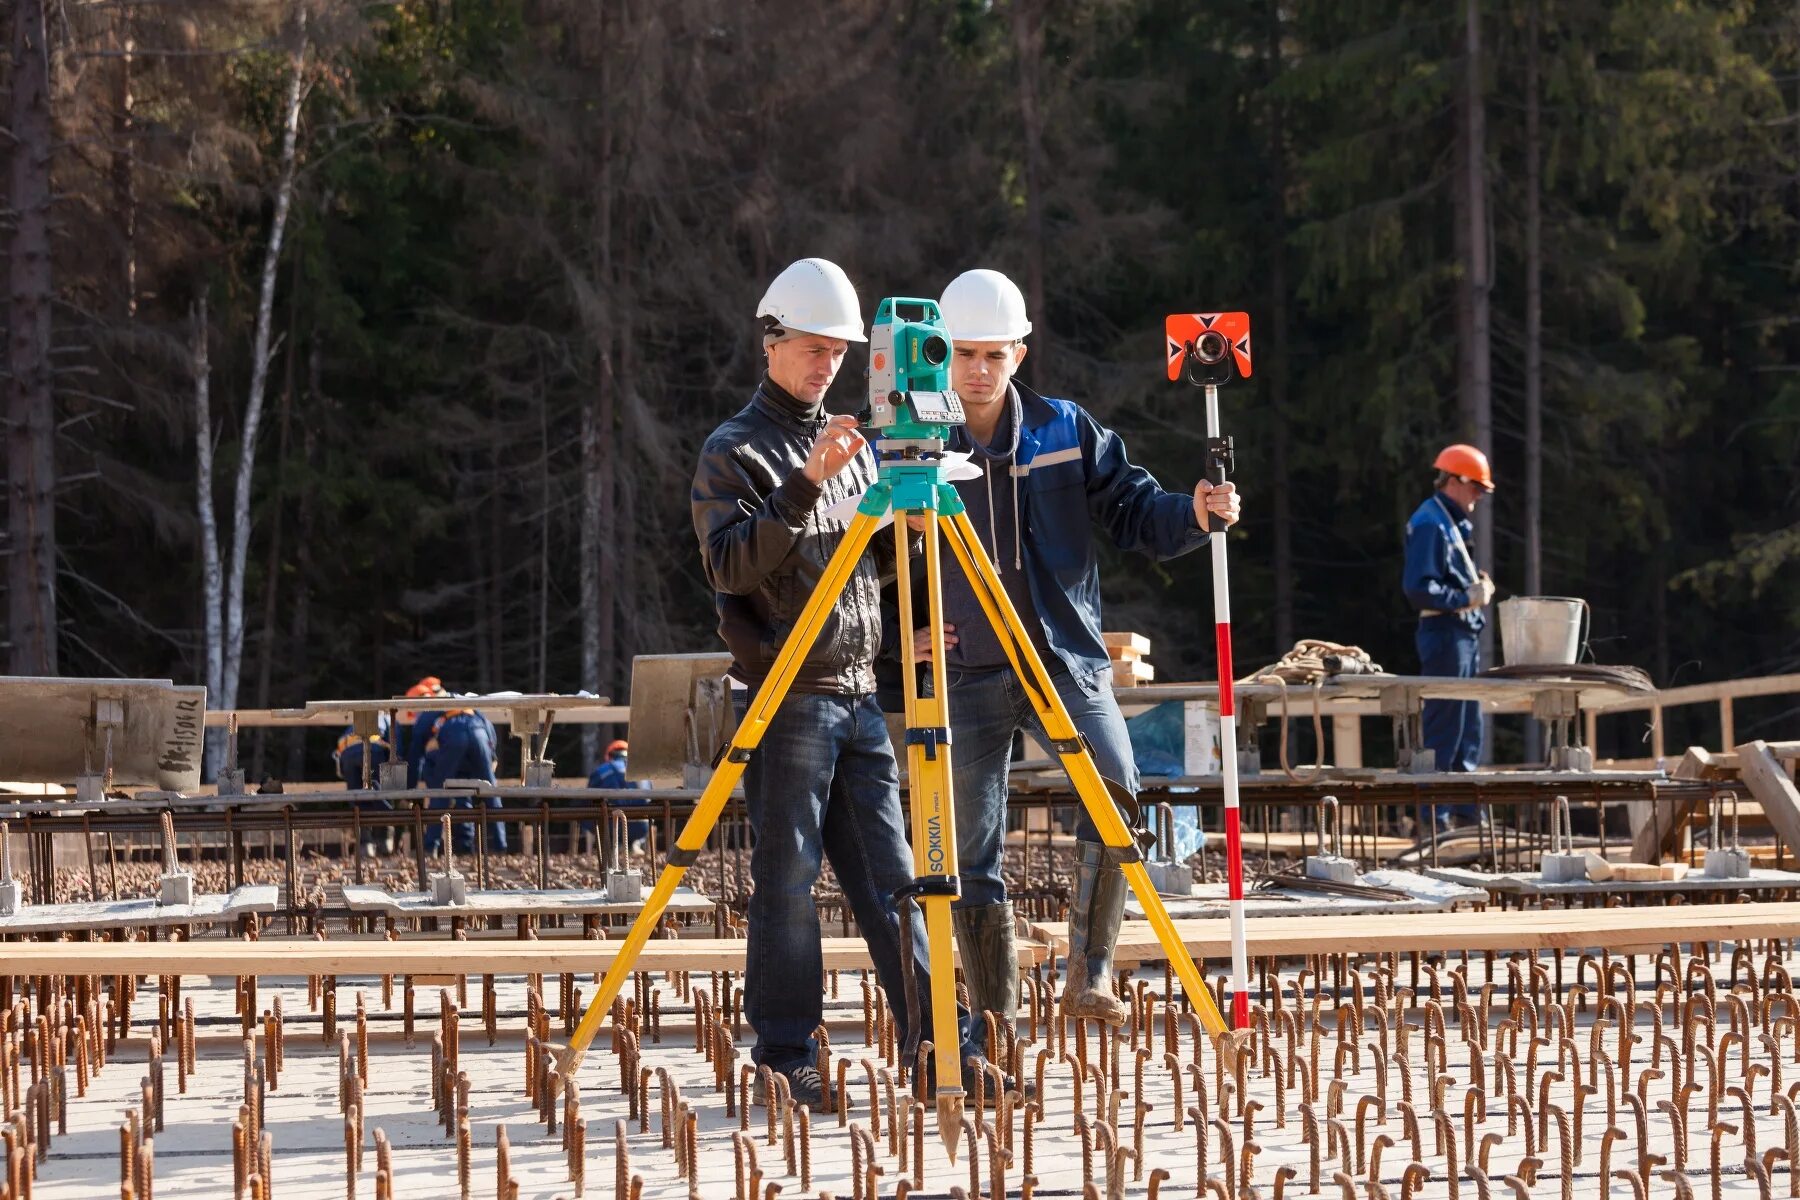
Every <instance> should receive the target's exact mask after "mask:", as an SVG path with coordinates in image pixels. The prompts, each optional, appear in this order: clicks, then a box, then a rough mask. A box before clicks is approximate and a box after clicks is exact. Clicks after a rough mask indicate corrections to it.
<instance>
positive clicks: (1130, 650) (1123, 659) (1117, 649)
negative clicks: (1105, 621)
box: [1100, 633, 1156, 687]
mask: <svg viewBox="0 0 1800 1200" xmlns="http://www.w3.org/2000/svg"><path fill="white" fill-rule="evenodd" d="M1100 636H1101V637H1102V638H1103V639H1105V641H1106V653H1107V654H1108V655H1109V656H1110V657H1111V658H1112V666H1113V678H1114V679H1115V680H1117V681H1118V682H1119V683H1122V684H1124V685H1126V686H1127V687H1136V686H1137V685H1138V684H1140V683H1149V682H1150V681H1151V680H1153V679H1155V678H1156V668H1155V667H1153V666H1151V665H1150V661H1149V660H1150V639H1149V638H1147V637H1145V636H1144V635H1143V634H1141V633H1103V634H1101V635H1100Z"/></svg>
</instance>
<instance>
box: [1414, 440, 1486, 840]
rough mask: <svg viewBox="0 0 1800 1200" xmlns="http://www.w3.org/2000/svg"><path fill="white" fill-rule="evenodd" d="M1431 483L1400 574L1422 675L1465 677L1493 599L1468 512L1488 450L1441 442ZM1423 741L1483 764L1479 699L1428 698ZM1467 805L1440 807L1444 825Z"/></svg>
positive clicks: (1445, 762)
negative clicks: (1413, 614)
mask: <svg viewBox="0 0 1800 1200" xmlns="http://www.w3.org/2000/svg"><path fill="white" fill-rule="evenodd" d="M1432 466H1433V467H1434V468H1436V470H1437V490H1436V491H1435V492H1434V493H1433V494H1432V495H1431V496H1430V497H1429V498H1427V499H1426V501H1425V502H1424V503H1423V504H1421V505H1419V507H1418V508H1417V509H1416V510H1415V511H1414V512H1413V515H1412V519H1411V520H1409V521H1408V522H1407V523H1406V574H1405V576H1404V578H1403V579H1402V581H1401V587H1402V588H1403V589H1404V590H1405V592H1406V599H1407V602H1408V603H1410V604H1411V605H1412V606H1413V608H1414V609H1415V610H1416V611H1417V612H1418V614H1419V628H1418V633H1417V635H1416V641H1417V643H1418V648H1419V673H1420V674H1421V675H1447V676H1452V677H1457V678H1464V679H1467V678H1469V677H1471V676H1474V675H1477V674H1479V673H1480V672H1481V628H1482V626H1483V625H1485V624H1487V614H1486V613H1484V612H1483V611H1482V610H1483V609H1485V608H1486V607H1487V606H1488V604H1489V603H1491V602H1492V601H1493V599H1494V581H1493V580H1492V579H1489V578H1488V574H1487V572H1486V571H1482V570H1478V569H1477V568H1476V566H1475V556H1474V555H1473V554H1471V553H1470V552H1469V540H1470V539H1471V538H1473V537H1474V536H1475V526H1474V523H1473V522H1472V521H1471V520H1470V518H1471V517H1472V516H1474V514H1475V506H1476V504H1478V503H1479V502H1480V501H1481V498H1482V497H1483V496H1486V495H1488V494H1489V493H1490V492H1492V491H1493V490H1494V476H1493V472H1492V471H1491V470H1490V469H1489V468H1488V460H1487V455H1485V454H1483V453H1482V452H1481V451H1479V450H1477V449H1476V448H1475V447H1473V446H1466V445H1462V444H1460V443H1459V444H1457V445H1454V446H1446V447H1444V449H1443V450H1442V451H1441V452H1440V453H1439V454H1438V456H1437V460H1436V461H1435V462H1433V463H1432ZM1423 726H1424V729H1423V736H1424V740H1425V746H1426V748H1427V749H1429V750H1431V751H1432V752H1433V753H1434V754H1435V755H1436V757H1437V769H1438V770H1440V771H1473V770H1475V768H1476V767H1477V766H1479V765H1480V764H1481V704H1480V702H1479V701H1476V700H1427V701H1425V711H1424V716H1423ZM1475 816H1476V810H1475V808H1473V807H1472V806H1466V805H1464V806H1458V807H1456V808H1452V809H1447V810H1444V811H1442V812H1440V814H1439V817H1438V820H1439V822H1440V823H1442V824H1444V825H1446V826H1448V825H1450V824H1452V823H1462V822H1465V821H1472V820H1474V819H1475Z"/></svg>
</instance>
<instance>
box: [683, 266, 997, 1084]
mask: <svg viewBox="0 0 1800 1200" xmlns="http://www.w3.org/2000/svg"><path fill="white" fill-rule="evenodd" d="M757 316H758V317H759V319H760V320H761V321H762V333H763V345H764V347H765V350H766V353H767V355H768V363H769V368H768V374H767V375H766V376H765V377H764V378H763V380H762V382H761V383H760V384H759V385H758V386H757V389H756V392H755V394H754V395H753V396H752V397H751V399H750V403H749V404H748V405H747V406H746V407H745V408H744V409H743V410H742V411H741V412H739V413H738V414H737V415H736V416H734V417H732V418H730V419H729V420H727V421H726V422H725V423H724V424H722V425H720V426H719V428H718V429H717V430H715V431H714V432H713V434H712V436H711V437H709V438H707V440H706V444H705V445H704V446H703V447H702V449H701V451H700V463H699V466H698V467H697V468H696V470H695V472H694V490H693V513H694V531H695V533H696V534H697V535H698V536H699V539H700V551H701V557H702V560H703V562H704V564H705V568H706V577H707V580H708V582H710V583H711V584H712V586H713V589H714V591H715V592H716V593H717V597H716V598H717V605H718V610H719V634H720V636H721V637H723V638H724V639H725V644H726V646H727V647H728V648H729V649H730V651H731V657H732V666H731V671H732V675H733V676H734V677H735V678H736V679H738V680H740V681H741V682H743V683H744V684H745V685H746V687H747V691H746V692H745V693H742V694H741V699H740V701H739V705H740V707H739V716H740V717H741V716H742V715H743V711H744V708H745V707H746V706H747V699H748V694H749V692H753V691H755V690H756V689H757V688H760V687H761V686H763V684H764V682H765V680H766V677H767V676H768V673H769V671H770V670H771V669H772V668H773V666H774V662H775V656H776V654H777V653H779V651H780V650H781V647H782V645H783V644H784V643H785V642H786V640H787V637H788V636H789V634H790V633H791V632H792V631H793V628H794V624H795V622H796V620H797V619H798V618H799V616H800V614H801V611H802V610H803V609H804V608H805V606H806V602H807V599H808V598H809V597H810V596H811V595H812V592H813V589H814V588H815V587H816V586H817V584H818V582H819V579H820V576H821V575H822V574H823V572H824V568H825V565H826V563H827V562H828V561H829V560H830V558H831V556H832V553H833V552H834V551H835V550H836V549H837V547H838V545H839V543H840V542H841V541H842V539H843V536H844V532H845V530H846V529H847V528H848V526H849V523H850V519H851V517H852V515H853V512H852V511H849V510H850V509H852V508H853V506H845V507H844V509H842V510H839V511H828V510H829V509H831V506H832V505H833V504H835V503H837V502H839V501H841V500H845V499H847V498H850V497H854V496H857V495H859V494H860V493H861V492H863V491H864V490H866V489H867V488H868V486H869V485H870V484H871V483H873V482H874V481H875V474H876V472H875V462H874V458H873V456H872V455H871V454H870V453H869V451H868V449H867V446H866V444H865V443H864V440H863V437H862V435H861V434H860V433H859V432H858V431H857V428H856V422H855V421H854V420H853V419H852V418H850V417H844V416H839V417H828V416H827V415H826V413H825V411H824V406H823V402H824V398H825V392H826V390H827V389H828V388H829V387H830V386H831V382H832V380H833V379H834V378H836V376H837V372H838V368H839V367H840V366H841V365H842V363H843V360H844V355H845V354H846V352H847V351H848V349H849V343H850V342H853V341H855V342H861V341H865V340H866V338H865V337H864V335H863V325H862V315H861V309H860V306H859V305H858V303H857V299H856V292H855V290H854V289H853V288H852V287H851V286H850V281H849V279H848V278H847V277H846V276H845V275H844V272H843V271H842V270H841V269H840V268H838V267H837V266H836V265H835V264H833V263H830V262H827V261H825V260H823V259H816V258H807V259H801V260H800V261H799V262H796V263H794V264H793V265H791V266H790V267H788V268H787V269H786V270H785V271H783V272H782V273H781V275H780V276H778V277H777V278H776V280H775V282H774V283H773V284H771V285H770V287H769V290H768V293H767V294H766V295H765V296H764V297H763V301H762V304H761V305H760V306H759V308H758V310H757ZM893 558H894V553H893V535H892V534H891V533H885V532H884V533H882V534H880V535H878V536H877V537H876V538H875V540H874V542H873V543H872V545H871V547H870V549H869V550H868V551H867V552H866V553H865V554H864V555H863V558H862V560H861V561H860V562H859V563H858V564H857V566H856V569H855V570H854V571H853V572H852V573H851V576H850V578H849V580H848V582H847V583H846V585H845V587H844V588H843V591H842V593H841V594H840V595H839V596H838V598H837V603H836V605H835V607H834V609H833V611H832V613H831V615H830V617H829V618H828V619H827V621H826V622H825V625H824V628H823V629H822V630H821V632H820V635H819V637H818V639H817V641H815V642H814V644H813V646H812V648H811V649H810V651H809V652H808V654H807V656H806V660H805V662H804V664H803V665H802V667H801V668H800V672H799V674H798V675H797V676H796V678H795V680H794V683H793V686H792V687H791V688H790V689H789V691H788V694H787V696H786V697H785V699H784V700H783V701H782V704H781V706H780V708H779V709H778V710H777V712H776V715H775V717H774V719H773V720H772V721H771V722H770V723H769V728H768V730H767V732H766V733H765V734H764V735H763V740H762V744H761V745H760V746H759V747H758V748H757V750H756V753H755V754H754V755H753V756H752V757H751V759H750V762H749V765H748V767H747V768H746V770H745V773H744V797H745V800H746V802H747V807H748V810H749V816H750V827H751V831H752V833H753V835H754V837H755V845H754V849H753V850H752V851H751V856H750V876H751V880H752V883H753V891H752V892H751V896H750V928H749V941H748V946H747V947H746V962H745V982H744V1011H745V1016H746V1017H747V1018H748V1020H749V1022H750V1025H751V1028H753V1029H754V1030H755V1031H756V1045H755V1047H754V1049H753V1050H752V1052H751V1054H752V1058H753V1060H754V1061H755V1062H756V1063H757V1065H759V1066H768V1067H770V1068H771V1069H772V1070H775V1071H779V1072H780V1073H781V1074H783V1075H785V1076H786V1077H787V1080H788V1084H789V1088H790V1090H791V1092H792V1094H793V1097H794V1099H795V1101H796V1102H798V1103H803V1104H811V1105H813V1106H814V1107H818V1106H820V1105H821V1104H822V1103H823V1102H824V1100H825V1097H826V1088H827V1087H828V1081H827V1080H825V1079H824V1078H822V1077H821V1076H820V1074H819V1072H818V1070H817V1069H816V1066H815V1063H816V1061H817V1053H818V1046H817V1043H816V1041H815V1040H814V1037H813V1031H814V1030H815V1029H817V1028H818V1027H819V1024H820V1022H821V1020H822V1018H823V1008H824V995H823V993H824V991H825V988H824V984H823V976H824V962H823V954H822V947H821V943H820V937H821V933H820V927H819V914H818V908H817V905H816V903H815V901H814V899H813V887H814V885H815V884H816V883H817V882H818V879H819V872H820V868H821V866H822V865H823V863H824V861H826V860H829V861H830V863H831V868H832V871H833V873H834V874H835V876H836V878H837V883H838V887H839V888H840V889H841V891H842V892H843V895H844V899H845V901H846V902H847V903H848V904H849V906H850V909H851V911H852V912H853V913H854V914H855V917H856V923H857V927H858V929H859V930H860V931H861V933H862V936H863V940H864V941H865V942H866V943H867V944H868V947H869V954H870V957H871V958H872V959H873V960H874V963H875V970H876V974H877V975H878V976H879V978H880V981H881V986H882V988H883V989H884V990H885V991H886V992H887V995H888V998H889V1005H890V1010H891V1011H893V1012H895V1013H897V1014H898V1015H899V1017H900V1020H901V1025H902V1028H901V1030H900V1032H901V1036H902V1039H903V1041H904V1038H905V1036H906V1034H907V1032H908V1031H907V1029H906V1020H907V1016H906V1012H905V1007H906V1006H905V1003H904V1001H903V999H902V998H903V996H904V994H905V991H904V988H905V974H904V972H905V971H907V970H911V971H912V972H914V976H915V979H916V981H917V985H918V994H919V995H920V996H927V995H929V994H930V986H931V985H930V978H929V963H928V958H927V953H926V943H925V930H924V924H923V922H922V921H920V920H919V918H918V916H917V915H916V914H914V915H913V916H912V918H911V924H912V931H911V933H912V948H913V953H912V957H911V961H910V962H903V961H902V955H901V946H900V920H899V917H898V915H897V913H896V910H895V907H894V903H893V895H894V893H895V891H896V890H898V889H899V888H901V887H903V886H905V885H906V884H908V883H910V882H911V881H912V877H913V867H912V855H911V853H910V851H909V850H908V849H907V841H906V820H905V817H904V814H903V813H902V810H901V806H900V780H899V771H898V769H897V767H896V765H895V760H894V751H893V747H892V745H891V744H890V742H889V740H888V732H887V724H886V721H885V720H884V718H883V716H882V712H881V708H880V706H879V705H878V704H877V703H876V700H875V657H876V655H877V654H878V653H879V652H880V650H881V614H880V609H879V605H880V587H881V576H882V575H883V574H884V572H885V573H891V564H892V562H893ZM921 1019H922V1020H923V1021H926V1022H929V1020H930V1016H929V1012H928V1011H927V1012H926V1013H925V1014H924V1015H923V1016H922V1018H921ZM958 1023H959V1028H958V1029H957V1030H956V1031H955V1032H954V1034H953V1035H952V1036H955V1037H957V1038H958V1041H959V1043H960V1045H961V1046H962V1048H963V1057H964V1060H965V1062H966V1061H967V1060H968V1059H969V1058H970V1056H974V1057H975V1059H976V1062H977V1064H978V1063H979V1061H980V1053H981V1051H980V1048H979V1046H978V1045H977V1044H976V1043H975V1041H974V1038H973V1029H972V1026H971V1022H970V1021H969V1017H968V1012H967V1010H966V1009H960V1008H959V1010H958ZM922 1033H923V1036H924V1037H926V1038H930V1039H932V1040H933V1041H934V1042H935V1041H936V1040H937V1034H936V1033H935V1032H934V1031H932V1030H930V1029H929V1028H927V1029H925V1030H923V1031H922ZM971 1069H979V1068H978V1066H977V1067H975V1068H966V1069H965V1076H966V1075H968V1073H969V1070H971ZM759 1076H760V1073H759ZM758 1086H759V1088H760V1086H761V1085H760V1078H759V1084H758Z"/></svg>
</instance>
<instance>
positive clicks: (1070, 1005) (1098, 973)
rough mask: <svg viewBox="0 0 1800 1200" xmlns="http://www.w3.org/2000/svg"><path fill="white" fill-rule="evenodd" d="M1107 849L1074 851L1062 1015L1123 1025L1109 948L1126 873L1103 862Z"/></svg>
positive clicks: (1085, 845) (1083, 846)
mask: <svg viewBox="0 0 1800 1200" xmlns="http://www.w3.org/2000/svg"><path fill="white" fill-rule="evenodd" d="M1105 860H1106V848H1105V847H1104V846H1102V845H1101V844H1100V843H1098V842H1080V843H1077V845H1076V848H1075V904H1074V907H1073V908H1072V910H1071V911H1070V913H1069V970H1068V976H1067V979H1066V980H1065V981H1064V984H1063V998H1062V1011H1063V1015H1064V1016H1070V1017H1088V1018H1098V1019H1099V1020H1102V1021H1104V1022H1106V1023H1107V1024H1108V1025H1123V1024H1124V1023H1125V1016H1126V1013H1125V1006H1124V1005H1123V1004H1121V1003H1119V1000H1118V997H1116V996H1114V995H1113V990H1112V959H1113V945H1114V943H1115V942H1117V941H1118V940H1119V923H1120V922H1121V921H1123V920H1124V919H1125V887H1126V884H1125V873H1124V872H1123V871H1121V870H1119V868H1118V867H1116V866H1113V865H1111V864H1108V863H1106V861H1105Z"/></svg>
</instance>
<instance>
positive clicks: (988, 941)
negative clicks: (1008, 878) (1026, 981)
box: [951, 900, 1019, 1032]
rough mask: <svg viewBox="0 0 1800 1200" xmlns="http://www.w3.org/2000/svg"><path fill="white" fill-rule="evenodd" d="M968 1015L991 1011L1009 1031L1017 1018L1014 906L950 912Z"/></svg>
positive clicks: (995, 905)
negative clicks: (960, 964)
mask: <svg viewBox="0 0 1800 1200" xmlns="http://www.w3.org/2000/svg"><path fill="white" fill-rule="evenodd" d="M951 916H952V917H953V918H954V920H955V922H956V944H957V946H958V947H959V948H960V949H961V951H962V969H963V979H964V980H965V981H966V982H967V983H968V985H969V1012H970V1013H972V1014H973V1015H974V1016H975V1018H976V1019H977V1020H980V1018H981V1014H982V1013H983V1012H991V1013H993V1014H994V1016H995V1018H996V1019H998V1020H999V1022H1000V1023H1001V1024H1002V1025H1004V1026H1005V1027H1006V1029H1007V1030H1008V1032H1011V1031H1012V1030H1013V1029H1014V1028H1015V1026H1014V1021H1015V1020H1016V1019H1017V1017H1018V1015H1019V952H1018V949H1017V948H1016V947H1015V945H1014V943H1013V906H1012V903H1011V902H1010V901H1007V900H1000V901H997V902H996V903H993V904H976V905H971V906H969V907H967V908H956V909H952V910H951Z"/></svg>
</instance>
